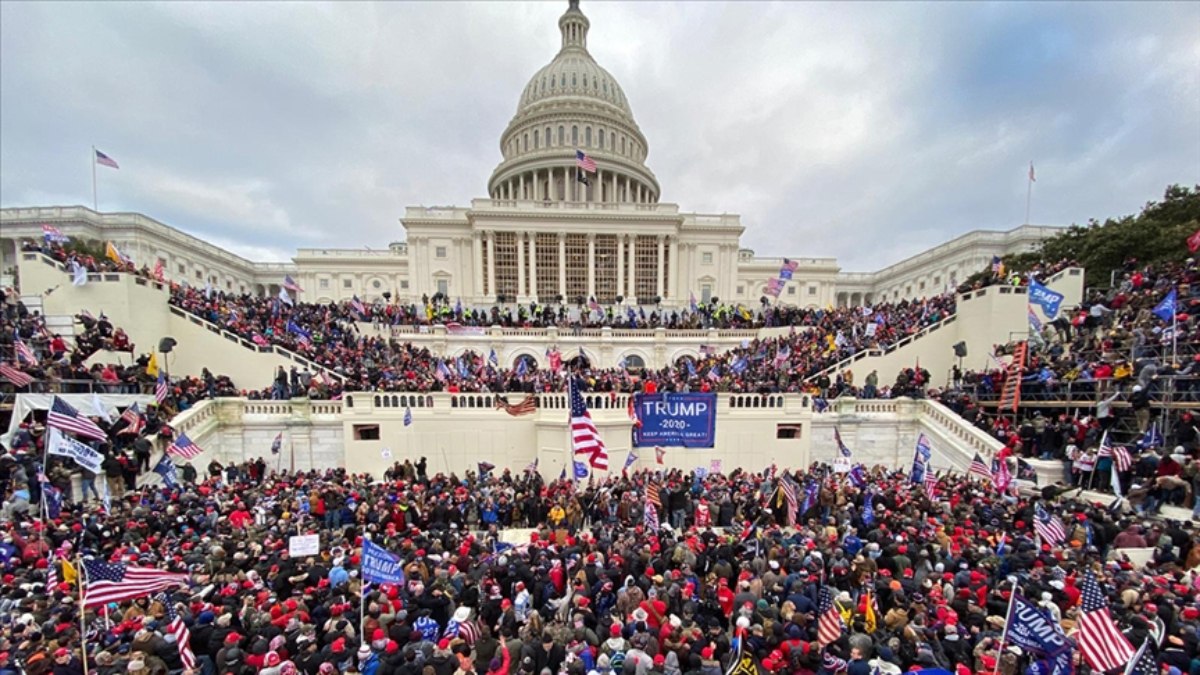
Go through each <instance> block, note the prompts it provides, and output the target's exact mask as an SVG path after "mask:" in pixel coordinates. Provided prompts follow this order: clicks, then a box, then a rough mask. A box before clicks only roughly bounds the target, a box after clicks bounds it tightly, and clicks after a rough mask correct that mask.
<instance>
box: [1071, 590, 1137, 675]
mask: <svg viewBox="0 0 1200 675" xmlns="http://www.w3.org/2000/svg"><path fill="white" fill-rule="evenodd" d="M1081 590H1082V591H1083V601H1082V603H1081V604H1080V609H1081V610H1082V614H1080V618H1079V624H1080V628H1079V650H1080V651H1082V652H1083V658H1084V660H1086V661H1087V662H1088V665H1089V666H1091V667H1092V670H1095V671H1097V672H1105V671H1109V670H1113V669H1114V668H1123V667H1124V666H1125V665H1126V664H1128V663H1129V662H1130V661H1131V660H1132V659H1133V645H1132V644H1130V642H1129V640H1128V639H1126V638H1125V636H1124V635H1123V634H1121V630H1120V629H1119V628H1117V624H1116V622H1114V621H1113V618H1112V614H1110V613H1109V611H1108V601H1107V600H1105V599H1104V594H1103V593H1102V592H1101V591H1100V584H1099V583H1097V582H1096V575H1095V574H1093V573H1092V572H1088V573H1087V576H1085V577H1084V579H1083V588H1082V589H1081Z"/></svg>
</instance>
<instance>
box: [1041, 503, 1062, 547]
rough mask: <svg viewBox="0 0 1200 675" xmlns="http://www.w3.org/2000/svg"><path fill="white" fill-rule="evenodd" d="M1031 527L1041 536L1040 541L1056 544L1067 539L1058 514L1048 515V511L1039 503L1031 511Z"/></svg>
mask: <svg viewBox="0 0 1200 675" xmlns="http://www.w3.org/2000/svg"><path fill="white" fill-rule="evenodd" d="M1033 529H1034V530H1035V531H1036V532H1037V533H1038V536H1039V537H1041V538H1042V541H1044V542H1046V543H1047V544H1050V545H1051V546H1058V545H1060V544H1062V543H1063V542H1064V541H1066V539H1067V531H1066V529H1065V528H1064V527H1063V524H1062V521H1061V520H1059V518H1058V516H1052V515H1050V512H1049V511H1047V510H1046V509H1045V508H1043V507H1042V505H1041V504H1038V505H1037V508H1036V509H1034V512H1033Z"/></svg>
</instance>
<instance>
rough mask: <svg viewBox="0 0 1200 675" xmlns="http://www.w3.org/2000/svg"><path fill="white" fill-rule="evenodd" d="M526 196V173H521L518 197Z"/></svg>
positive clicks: (523, 197)
mask: <svg viewBox="0 0 1200 675" xmlns="http://www.w3.org/2000/svg"><path fill="white" fill-rule="evenodd" d="M525 198H526V197H525V174H521V188H520V189H519V190H517V199H525Z"/></svg>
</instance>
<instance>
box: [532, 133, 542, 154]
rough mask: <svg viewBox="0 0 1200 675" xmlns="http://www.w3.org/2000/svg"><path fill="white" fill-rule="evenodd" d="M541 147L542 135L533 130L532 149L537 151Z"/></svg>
mask: <svg viewBox="0 0 1200 675" xmlns="http://www.w3.org/2000/svg"><path fill="white" fill-rule="evenodd" d="M540 147H542V133H541V132H540V131H538V130H537V129H534V130H533V149H534V150H537V149H538V148H540Z"/></svg>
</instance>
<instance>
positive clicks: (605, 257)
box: [596, 234, 620, 304]
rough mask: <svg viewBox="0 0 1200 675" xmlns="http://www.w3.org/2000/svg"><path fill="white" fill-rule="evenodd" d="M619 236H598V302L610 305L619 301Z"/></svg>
mask: <svg viewBox="0 0 1200 675" xmlns="http://www.w3.org/2000/svg"><path fill="white" fill-rule="evenodd" d="M618 294H620V290H618V289H617V236H616V235H615V234H598V235H596V300H597V301H599V302H601V303H604V304H608V303H613V302H616V301H617V295H618Z"/></svg>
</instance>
